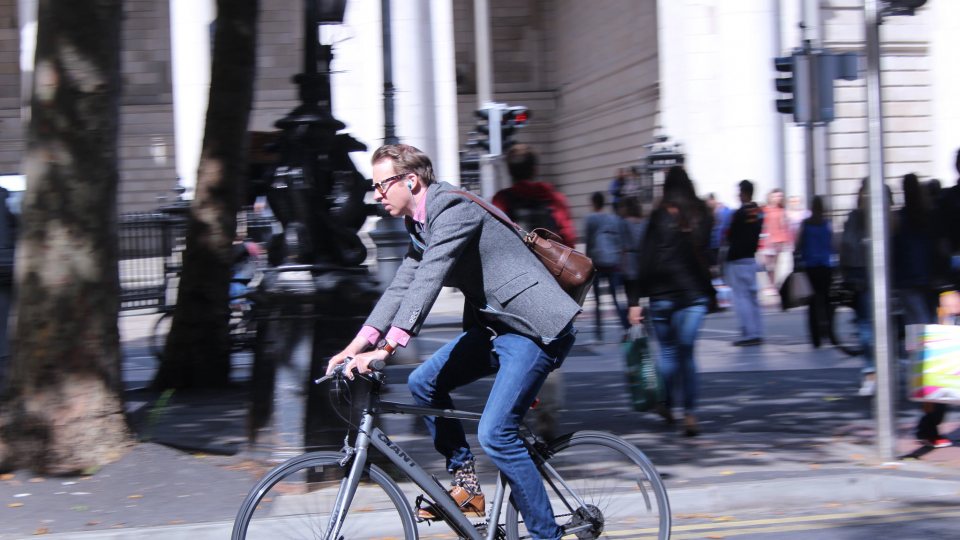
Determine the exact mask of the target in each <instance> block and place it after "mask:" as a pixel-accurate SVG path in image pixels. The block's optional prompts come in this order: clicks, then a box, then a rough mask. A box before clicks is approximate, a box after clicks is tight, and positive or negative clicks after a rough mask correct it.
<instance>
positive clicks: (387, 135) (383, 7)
mask: <svg viewBox="0 0 960 540" xmlns="http://www.w3.org/2000/svg"><path fill="white" fill-rule="evenodd" d="M391 1H392V0H380V26H381V34H382V36H383V144H397V143H399V142H400V139H398V138H397V132H396V129H397V126H396V124H394V120H393V96H394V88H393V33H392V31H391V29H390V23H391V18H390V2H391Z"/></svg>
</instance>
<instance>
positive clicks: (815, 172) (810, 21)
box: [804, 0, 833, 204]
mask: <svg viewBox="0 0 960 540" xmlns="http://www.w3.org/2000/svg"><path fill="white" fill-rule="evenodd" d="M804 9H805V12H804V25H805V26H806V30H807V32H808V33H807V38H808V39H809V41H810V46H811V48H812V49H813V50H815V51H817V52H822V50H823V18H822V11H821V10H820V1H819V0H806V3H805V4H804ZM811 60H812V58H811ZM821 74H822V71H821V70H820V61H819V60H818V61H816V62H814V61H811V63H810V79H809V80H810V103H811V105H812V109H811V110H812V111H813V116H814V118H817V119H818V120H820V118H819V117H820V113H821V105H822V104H821V103H820V85H821V84H833V81H821V80H820V75H821ZM807 148H808V150H809V152H810V153H811V154H812V155H813V157H812V158H811V161H812V163H811V164H810V167H811V168H812V171H811V172H810V174H811V176H812V178H813V180H812V186H813V193H812V194H811V196H810V198H808V199H807V204H809V203H810V201H811V199H812V195H814V194H815V195H822V196H824V197H825V198H829V196H830V181H829V173H828V163H827V162H828V159H827V124H826V123H820V124H819V125H817V124H814V125H812V126H810V128H809V133H808V146H807Z"/></svg>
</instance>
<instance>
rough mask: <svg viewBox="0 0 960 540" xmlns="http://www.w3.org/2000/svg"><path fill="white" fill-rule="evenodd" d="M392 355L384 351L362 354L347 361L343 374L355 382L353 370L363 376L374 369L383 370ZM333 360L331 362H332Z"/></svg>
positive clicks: (378, 350) (377, 350)
mask: <svg viewBox="0 0 960 540" xmlns="http://www.w3.org/2000/svg"><path fill="white" fill-rule="evenodd" d="M389 356H390V353H388V352H387V351H385V350H383V349H376V350H373V351H369V352H365V353H360V354H358V355H355V356H354V357H353V358H350V359H349V360H347V365H346V366H345V367H344V368H343V374H344V375H345V376H346V377H347V378H348V379H350V380H353V370H354V369H356V370H357V373H360V374H361V375H363V374H366V373H370V372H371V371H373V370H374V369H383V366H384V365H385V364H386V362H387V358H388V357H389ZM332 361H333V360H331V362H332Z"/></svg>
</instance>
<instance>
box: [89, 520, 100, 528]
mask: <svg viewBox="0 0 960 540" xmlns="http://www.w3.org/2000/svg"><path fill="white" fill-rule="evenodd" d="M86 524H87V525H90V526H91V527H92V526H94V525H99V524H100V522H99V521H97V520H90V521H88V522H87V523H86Z"/></svg>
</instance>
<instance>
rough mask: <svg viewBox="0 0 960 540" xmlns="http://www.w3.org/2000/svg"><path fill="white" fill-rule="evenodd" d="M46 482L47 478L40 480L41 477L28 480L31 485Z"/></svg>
mask: <svg viewBox="0 0 960 540" xmlns="http://www.w3.org/2000/svg"><path fill="white" fill-rule="evenodd" d="M46 481H47V479H46V478H40V477H39V476H38V477H36V478H31V479H30V480H28V482H30V483H31V484H39V483H40V482H46Z"/></svg>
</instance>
